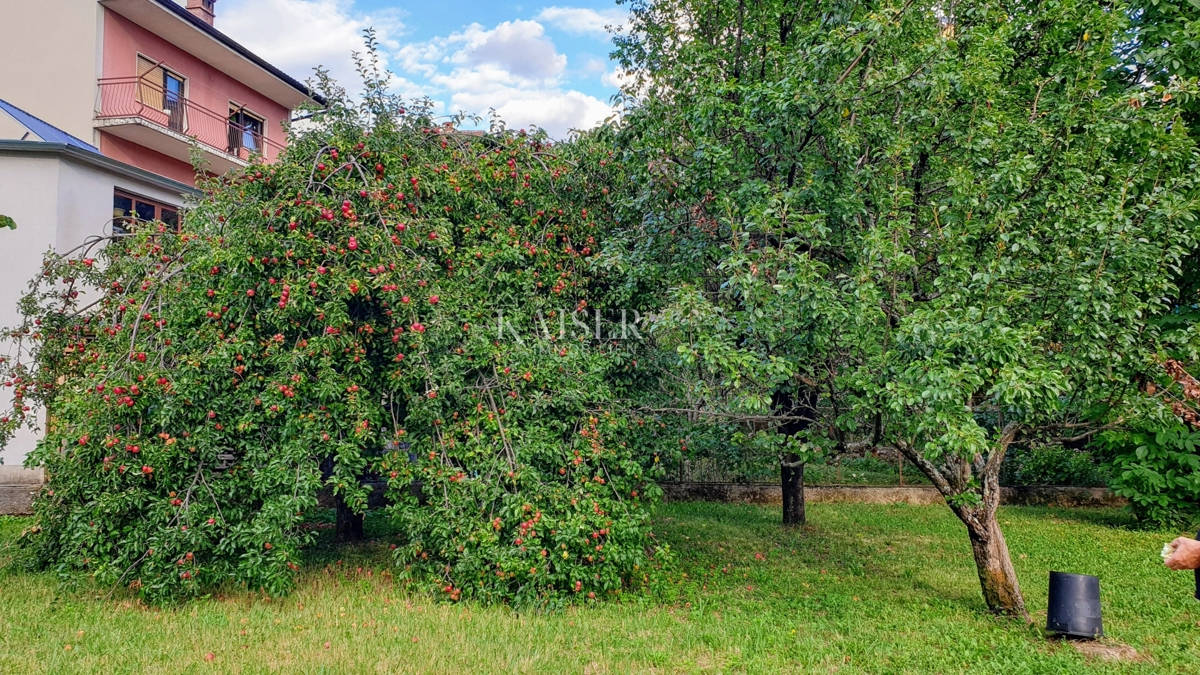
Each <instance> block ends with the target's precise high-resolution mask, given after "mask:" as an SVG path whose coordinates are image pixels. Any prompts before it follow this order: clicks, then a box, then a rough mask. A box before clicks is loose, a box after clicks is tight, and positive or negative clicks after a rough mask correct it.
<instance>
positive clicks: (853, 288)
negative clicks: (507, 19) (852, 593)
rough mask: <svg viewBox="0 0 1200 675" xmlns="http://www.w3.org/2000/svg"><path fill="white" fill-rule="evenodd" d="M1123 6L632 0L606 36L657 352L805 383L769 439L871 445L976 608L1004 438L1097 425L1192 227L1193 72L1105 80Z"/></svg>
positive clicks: (749, 397)
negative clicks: (923, 490)
mask: <svg viewBox="0 0 1200 675" xmlns="http://www.w3.org/2000/svg"><path fill="white" fill-rule="evenodd" d="M1114 9H1115V10H1117V11H1114ZM1127 10H1129V8H1127V7H1115V8H1114V6H1113V5H1111V4H1108V3H1099V2H1094V1H1091V0H1068V1H1065V2H1039V3H1034V4H1029V3H1016V2H994V1H988V0H984V1H979V2H960V3H949V4H948V3H941V2H917V1H916V0H909V1H907V2H889V1H883V2H844V3H835V4H829V3H803V2H757V3H749V2H746V1H745V0H711V1H704V2H687V1H684V2H680V1H674V0H668V1H665V2H656V3H654V4H646V3H642V2H634V3H632V4H631V15H632V22H631V25H632V29H631V31H630V33H629V34H628V35H627V36H626V37H624V38H622V39H621V40H620V42H619V45H618V50H617V56H618V57H619V58H620V59H621V62H622V64H623V66H624V67H625V68H626V69H627V71H628V76H629V80H628V81H629V84H628V86H627V88H626V97H627V98H626V100H627V102H628V104H629V110H628V113H627V115H626V122H627V128H626V134H627V136H626V138H627V141H626V143H627V153H628V157H629V160H628V161H627V162H626V164H627V166H628V167H630V168H632V169H637V170H640V171H642V173H643V176H642V177H641V179H640V180H635V183H636V184H637V185H639V186H641V187H642V188H643V189H642V191H641V193H639V196H638V198H637V199H635V200H631V202H630V203H631V204H632V205H635V206H636V207H638V208H641V209H643V210H645V211H647V212H648V213H649V214H650V215H648V216H647V217H644V218H642V219H641V220H640V222H639V224H638V225H637V226H636V227H633V228H631V234H630V235H629V237H628V241H627V242H626V250H627V251H629V252H630V253H629V255H631V256H633V257H635V258H638V259H657V260H662V261H666V262H663V263H662V264H663V265H664V266H666V267H670V268H671V269H674V270H676V271H677V273H676V274H675V275H674V276H671V275H670V274H669V273H667V276H668V277H669V278H670V280H671V283H672V285H673V286H674V288H675V290H674V293H673V294H672V296H671V297H672V302H671V304H670V305H669V306H668V307H667V309H666V310H665V311H664V312H663V313H662V317H663V319H662V323H663V325H665V326H666V327H667V328H675V329H677V333H678V335H680V336H681V337H682V338H684V341H683V342H682V343H681V344H679V345H678V348H677V353H678V354H679V356H680V358H681V359H682V360H684V361H685V362H691V363H700V364H705V365H707V366H708V367H709V368H711V369H713V370H714V371H718V372H720V373H722V378H721V382H723V383H725V384H726V385H727V387H728V388H729V389H730V390H737V391H742V392H745V394H744V396H743V397H742V402H743V403H744V404H746V405H750V406H753V405H758V406H759V407H760V408H762V409H770V401H771V398H770V397H771V395H772V393H774V392H779V391H783V392H787V391H802V390H804V389H809V390H811V391H813V392H814V394H813V395H814V396H815V397H816V405H815V406H814V410H813V411H812V414H810V415H804V416H802V417H806V418H811V419H813V420H814V422H815V423H813V424H811V425H809V426H808V427H807V428H806V429H804V430H803V431H802V432H801V433H799V434H797V436H795V437H793V440H791V441H790V442H791V443H792V444H793V447H796V448H804V449H806V450H811V449H814V448H819V447H824V446H830V445H838V446H841V447H850V446H872V445H890V446H892V447H895V448H897V449H898V450H899V451H900V452H902V453H903V454H904V455H905V456H906V457H907V458H908V459H909V460H911V461H912V462H914V463H915V464H917V465H918V466H919V467H920V468H921V470H922V471H923V472H924V473H925V474H926V475H927V476H928V477H929V478H930V479H931V481H932V482H933V484H934V485H936V486H937V487H938V489H939V490H940V491H941V492H942V494H943V495H944V496H945V498H946V501H947V503H948V505H949V507H950V508H951V509H952V510H953V511H954V513H955V514H956V515H957V516H958V517H959V518H960V519H961V520H962V522H963V524H964V525H965V527H966V529H967V533H968V536H969V538H970V540H971V543H972V548H973V551H974V558H975V562H976V566H977V569H978V572H979V579H980V584H981V587H982V590H983V596H984V599H985V601H986V603H987V605H988V607H989V608H990V609H991V610H993V611H996V612H999V613H1006V614H1013V615H1020V616H1026V611H1025V608H1024V601H1023V599H1022V596H1021V593H1020V589H1019V585H1018V582H1017V578H1016V574H1015V572H1014V570H1013V567H1012V564H1011V561H1010V559H1009V554H1008V550H1007V546H1006V544H1005V540H1004V536H1003V533H1002V532H1001V530H1000V527H999V524H998V522H997V519H996V509H997V506H998V504H999V481H998V474H999V469H1000V464H1001V461H1002V460H1003V457H1004V454H1005V451H1006V449H1007V447H1008V446H1009V445H1010V444H1011V443H1013V442H1014V441H1015V440H1016V439H1018V438H1020V437H1032V436H1035V435H1040V436H1047V437H1049V436H1068V435H1069V436H1073V435H1078V434H1079V433H1080V432H1081V430H1083V429H1091V428H1095V427H1098V426H1104V425H1106V424H1111V423H1112V422H1113V421H1114V420H1115V419H1117V418H1118V417H1119V415H1120V412H1119V411H1120V410H1121V408H1122V405H1123V402H1124V401H1125V399H1126V398H1127V397H1128V395H1129V394H1130V393H1132V392H1135V391H1136V383H1137V382H1138V381H1139V379H1140V378H1142V377H1144V375H1145V373H1146V371H1147V369H1149V368H1152V367H1153V366H1152V364H1153V361H1154V357H1155V349H1156V338H1157V331H1158V328H1157V327H1156V326H1155V325H1153V324H1151V323H1149V322H1148V321H1147V320H1146V317H1148V316H1149V315H1151V314H1153V313H1155V312H1157V311H1161V310H1162V309H1163V308H1164V307H1165V306H1166V301H1165V298H1167V297H1169V296H1171V295H1172V294H1173V293H1174V292H1175V289H1174V287H1173V283H1172V274H1171V270H1172V267H1173V266H1175V265H1177V264H1178V263H1179V261H1180V259H1181V258H1182V257H1183V256H1184V255H1185V254H1186V253H1187V252H1188V251H1189V250H1190V249H1191V248H1193V247H1194V244H1195V229H1196V221H1195V215H1196V209H1197V201H1196V186H1195V176H1196V162H1197V154H1196V148H1195V146H1194V143H1193V141H1192V140H1191V139H1190V138H1189V137H1188V134H1187V129H1186V123H1185V121H1184V119H1183V117H1181V115H1180V111H1179V109H1178V107H1177V103H1178V101H1179V100H1180V98H1181V97H1186V96H1188V95H1190V94H1191V93H1192V92H1194V91H1195V87H1194V84H1192V83H1189V82H1187V81H1184V80H1180V79H1175V80H1171V81H1169V82H1164V83H1158V84H1154V83H1147V82H1139V83H1136V84H1131V83H1130V82H1129V81H1128V79H1127V78H1126V77H1124V75H1123V72H1124V71H1123V70H1122V64H1121V63H1120V61H1119V54H1120V53H1121V48H1122V47H1123V46H1124V45H1126V44H1127V40H1128V36H1129V34H1130V31H1131V30H1132V29H1131V23H1130V17H1131V16H1132V14H1131V12H1130V11H1127ZM647 251H653V252H654V253H653V254H650V253H648V252H647ZM679 270H682V272H678V271H679ZM697 271H699V274H697ZM650 273H658V272H655V271H653V270H652V271H651V272H650ZM689 277H697V278H700V279H702V280H703V281H702V282H701V283H688V281H687V279H688V278H689Z"/></svg>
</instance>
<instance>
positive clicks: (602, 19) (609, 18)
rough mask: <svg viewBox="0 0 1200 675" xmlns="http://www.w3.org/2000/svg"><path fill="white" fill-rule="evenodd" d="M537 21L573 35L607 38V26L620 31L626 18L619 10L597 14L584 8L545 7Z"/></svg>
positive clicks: (609, 10) (607, 10)
mask: <svg viewBox="0 0 1200 675" xmlns="http://www.w3.org/2000/svg"><path fill="white" fill-rule="evenodd" d="M537 19H538V20H539V21H545V22H546V23H548V24H550V25H552V26H554V27H555V28H558V29H561V30H563V31H565V32H567V33H571V34H573V35H593V36H596V37H603V38H608V36H609V33H608V30H607V28H606V27H607V26H612V27H614V28H617V29H620V28H621V27H623V26H624V25H625V21H626V20H627V19H628V16H627V15H626V14H625V12H623V11H621V10H619V9H606V10H604V11H603V12H597V11H596V10H594V9H587V8H584V7H547V8H545V9H543V10H542V12H541V14H538V15H537Z"/></svg>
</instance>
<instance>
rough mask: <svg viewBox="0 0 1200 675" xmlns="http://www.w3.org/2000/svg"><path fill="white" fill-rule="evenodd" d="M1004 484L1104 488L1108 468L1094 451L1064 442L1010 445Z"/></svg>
mask: <svg viewBox="0 0 1200 675" xmlns="http://www.w3.org/2000/svg"><path fill="white" fill-rule="evenodd" d="M1000 483H1001V484H1002V485H1067V486H1075V487H1104V486H1105V485H1107V484H1108V471H1107V470H1106V469H1105V468H1104V466H1103V465H1102V463H1101V461H1100V459H1099V458H1097V457H1096V456H1095V455H1093V454H1092V452H1091V451H1090V450H1074V449H1071V448H1065V447H1063V446H1061V445H1023V446H1020V447H1010V448H1009V450H1008V454H1007V456H1006V457H1005V458H1004V466H1003V467H1001V469H1000Z"/></svg>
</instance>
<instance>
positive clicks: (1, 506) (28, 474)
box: [0, 466, 45, 516]
mask: <svg viewBox="0 0 1200 675" xmlns="http://www.w3.org/2000/svg"><path fill="white" fill-rule="evenodd" d="M44 480H45V474H44V473H43V472H42V470H41V469H23V468H21V467H19V466H0V515H3V516H16V515H26V514H29V513H32V509H31V507H32V505H33V495H34V494H36V493H37V491H38V490H39V489H41V487H42V482H43V481H44Z"/></svg>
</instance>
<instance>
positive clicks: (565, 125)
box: [451, 88, 613, 138]
mask: <svg viewBox="0 0 1200 675" xmlns="http://www.w3.org/2000/svg"><path fill="white" fill-rule="evenodd" d="M451 105H452V107H454V108H456V109H463V110H484V109H488V108H494V109H495V110H496V112H497V113H498V114H499V115H500V118H501V119H503V120H504V122H505V124H507V125H508V126H509V128H512V129H516V128H528V127H530V126H533V125H536V126H538V127H541V128H543V129H545V130H546V131H548V132H550V135H551V136H554V137H555V138H565V137H566V135H567V133H568V132H569V131H571V130H572V129H590V128H592V127H594V126H596V125H597V124H599V123H600V122H601V121H603V120H604V118H606V117H608V116H609V115H612V114H613V109H612V108H611V107H610V106H609V105H608V104H607V103H604V102H603V101H601V100H599V99H597V98H595V97H594V96H588V95H587V94H584V93H581V92H578V91H574V90H571V91H563V90H561V89H557V88H554V89H533V90H531V89H516V88H501V89H492V90H489V91H459V92H455V93H454V94H453V95H452V96H451Z"/></svg>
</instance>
